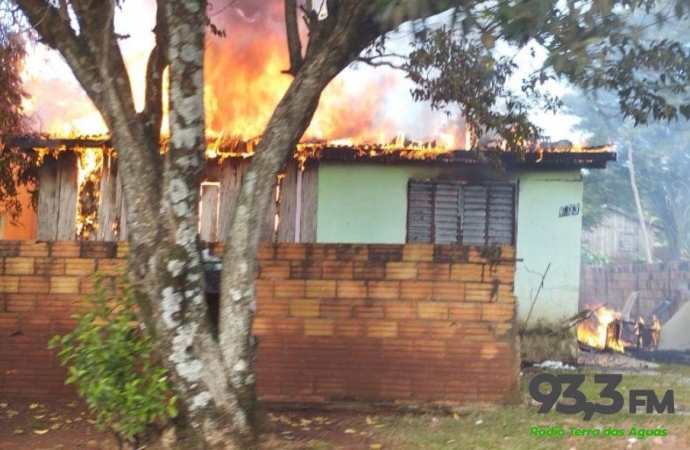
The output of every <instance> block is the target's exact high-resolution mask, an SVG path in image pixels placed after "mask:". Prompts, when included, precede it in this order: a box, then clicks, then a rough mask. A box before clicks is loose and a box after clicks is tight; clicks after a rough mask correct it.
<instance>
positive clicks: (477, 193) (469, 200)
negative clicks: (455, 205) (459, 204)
mask: <svg viewBox="0 0 690 450" xmlns="http://www.w3.org/2000/svg"><path fill="white" fill-rule="evenodd" d="M488 197H489V189H488V187H487V186H482V185H467V186H465V188H464V202H463V208H462V243H463V244H465V245H486V222H487V220H486V216H487V214H486V213H487V202H488Z"/></svg>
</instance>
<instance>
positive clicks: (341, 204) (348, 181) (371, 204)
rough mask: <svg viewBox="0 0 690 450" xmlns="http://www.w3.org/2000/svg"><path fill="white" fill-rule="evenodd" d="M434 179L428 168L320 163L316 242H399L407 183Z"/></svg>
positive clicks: (404, 210) (402, 231)
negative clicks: (411, 179)
mask: <svg viewBox="0 0 690 450" xmlns="http://www.w3.org/2000/svg"><path fill="white" fill-rule="evenodd" d="M435 175H436V171H435V170H434V169H433V168H431V167H414V166H383V165H360V164H358V165H356V166H355V165H351V164H350V165H340V164H321V165H320V166H319V206H318V215H317V222H316V223H317V228H316V241H317V242H331V243H333V242H341V243H365V242H366V243H371V244H389V243H390V244H393V243H395V244H400V243H404V242H405V227H406V223H407V182H408V180H409V179H410V178H424V177H428V178H433V177H434V176H435Z"/></svg>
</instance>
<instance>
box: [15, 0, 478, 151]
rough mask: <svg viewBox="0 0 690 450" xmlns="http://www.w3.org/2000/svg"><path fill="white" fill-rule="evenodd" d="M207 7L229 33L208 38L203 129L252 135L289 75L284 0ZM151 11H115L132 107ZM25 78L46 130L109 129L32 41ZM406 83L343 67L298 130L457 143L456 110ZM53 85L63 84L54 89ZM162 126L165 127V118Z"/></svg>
mask: <svg viewBox="0 0 690 450" xmlns="http://www.w3.org/2000/svg"><path fill="white" fill-rule="evenodd" d="M210 16H211V20H212V22H213V23H214V25H216V26H217V27H218V28H221V29H225V30H227V31H228V32H229V34H228V36H227V37H224V38H220V37H217V36H213V35H209V36H208V38H207V48H206V61H205V74H204V77H205V88H204V97H205V109H206V126H207V133H208V135H209V137H211V138H216V137H219V136H225V137H226V138H234V139H243V140H251V139H254V138H257V137H258V136H260V134H261V133H262V132H263V130H264V129H265V127H266V125H267V123H268V120H269V118H270V117H271V115H272V113H273V111H274V110H275V107H276V105H277V104H278V102H279V101H280V99H281V98H282V96H283V95H284V93H285V92H286V90H287V88H288V86H289V85H290V82H291V77H290V76H289V75H286V74H284V73H282V71H283V70H284V69H287V67H288V64H289V58H288V54H287V45H286V38H285V25H284V23H285V22H284V11H283V5H282V2H280V1H267V2H256V1H253V0H237V1H235V2H233V3H232V5H231V6H229V7H227V8H224V9H222V10H220V9H218V10H213V9H211V10H210ZM154 17H155V3H154V2H152V1H148V2H146V1H144V2H132V3H131V4H130V3H127V2H126V3H125V6H124V8H123V11H122V12H120V11H118V12H117V14H116V29H117V31H118V33H120V34H122V35H130V36H131V37H129V38H128V39H123V40H122V41H121V42H120V46H121V48H122V50H123V55H124V57H125V62H126V65H127V68H128V71H129V75H130V80H131V82H132V93H133V95H134V98H135V104H136V106H137V108H139V109H141V108H142V107H143V96H144V79H145V76H144V75H145V71H146V60H147V58H148V54H149V52H150V50H151V48H152V47H153V45H154V39H153V34H152V33H151V32H150V31H149V30H151V29H152V28H153V27H152V26H151V23H152V21H153V18H154ZM142 21H144V22H145V23H144V24H142V23H141V22H142ZM135 25H136V26H135ZM303 31H304V30H303ZM305 42H306V41H305ZM25 81H26V84H27V88H28V91H29V93H30V94H31V95H32V98H31V99H29V100H28V101H27V102H25V108H26V110H27V112H28V113H29V114H31V115H33V116H34V117H36V128H37V131H41V132H48V133H50V134H51V135H52V136H54V137H75V136H93V135H100V134H104V133H105V132H107V129H106V127H105V125H104V123H103V120H102V118H101V116H100V114H99V113H98V112H97V111H96V110H95V108H94V107H93V105H92V104H91V102H90V100H89V99H88V97H87V96H86V95H85V94H84V93H83V92H82V91H81V89H80V88H79V87H78V85H77V83H76V81H74V78H73V76H72V74H71V71H70V70H69V69H68V68H67V67H66V65H65V64H64V63H63V62H62V61H61V58H60V57H59V56H58V55H56V54H55V53H54V52H51V51H48V50H46V49H42V48H40V47H38V48H37V50H36V51H35V52H34V53H33V54H32V55H31V56H30V57H29V58H28V60H27V64H26V69H25ZM410 86H411V85H410V82H409V81H408V80H405V78H404V75H403V74H402V73H400V72H397V71H394V70H393V69H389V68H378V69H373V68H371V67H366V66H365V67H358V68H355V69H347V70H346V71H345V72H343V73H341V75H339V76H338V77H336V78H335V79H334V80H333V81H332V82H331V83H330V85H329V86H328V87H327V88H326V90H325V91H324V92H323V94H322V96H321V100H320V102H319V108H318V110H317V112H316V115H315V116H314V119H313V120H312V123H311V125H310V127H309V128H308V130H307V131H306V133H305V140H322V141H325V140H329V139H348V140H351V142H352V144H362V143H379V144H385V143H386V140H385V139H389V138H390V137H391V136H393V135H395V133H396V132H398V131H399V130H403V131H405V132H406V133H408V134H410V135H412V136H413V137H414V139H416V140H425V141H427V140H434V139H435V140H437V141H439V142H440V141H443V145H444V146H446V147H448V148H450V147H451V146H454V145H459V146H460V147H463V144H464V142H465V136H466V133H465V126H464V122H463V121H462V120H461V119H460V118H459V116H458V115H457V114H456V115H452V116H451V117H450V118H448V117H447V116H446V115H445V114H444V113H443V112H440V111H431V110H430V109H429V108H428V107H427V106H426V105H420V104H416V103H414V102H413V101H412V98H411V96H410V95H409V88H410ZM55 92H60V93H61V94H60V96H59V97H58V98H57V99H56V97H55ZM162 129H163V134H164V135H165V134H167V133H166V130H167V118H164V120H163V126H162Z"/></svg>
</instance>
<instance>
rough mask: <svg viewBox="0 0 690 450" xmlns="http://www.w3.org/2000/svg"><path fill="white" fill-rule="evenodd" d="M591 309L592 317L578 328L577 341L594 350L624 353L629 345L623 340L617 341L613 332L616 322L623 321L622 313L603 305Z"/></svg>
mask: <svg viewBox="0 0 690 450" xmlns="http://www.w3.org/2000/svg"><path fill="white" fill-rule="evenodd" d="M591 309H592V311H593V314H592V317H591V318H590V319H589V320H585V321H583V322H580V323H579V325H578V327H577V340H578V341H579V342H582V343H584V344H586V345H588V346H590V347H593V348H597V349H601V350H604V349H610V350H614V351H617V352H620V353H624V352H625V347H626V345H629V344H628V343H627V342H625V341H624V340H622V339H615V338H614V337H613V336H612V330H611V328H612V326H613V325H615V324H614V322H615V321H620V320H621V319H622V315H621V313H620V312H618V311H616V310H614V309H611V308H608V307H606V306H601V305H600V306H597V307H595V308H591Z"/></svg>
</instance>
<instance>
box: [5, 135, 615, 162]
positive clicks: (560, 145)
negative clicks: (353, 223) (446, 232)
mask: <svg viewBox="0 0 690 450" xmlns="http://www.w3.org/2000/svg"><path fill="white" fill-rule="evenodd" d="M259 140H260V139H259V138H256V139H222V138H219V139H214V140H209V145H208V150H207V152H206V154H207V157H208V158H209V159H215V158H221V159H226V158H250V157H251V156H252V155H253V154H254V151H255V148H256V145H257V144H258V142H259ZM8 144H9V145H11V146H14V147H18V148H21V149H23V150H27V151H29V150H34V151H38V152H39V153H41V154H43V153H59V152H61V151H65V150H77V151H78V150H79V149H83V148H103V149H108V150H112V145H111V142H110V139H109V137H108V136H84V137H73V138H55V137H50V136H45V135H32V136H22V137H15V138H13V139H11V140H9V142H8ZM164 147H165V143H163V148H164ZM294 157H295V159H297V160H298V161H300V163H302V164H304V163H307V162H310V161H334V162H350V163H371V162H373V163H389V164H398V163H425V164H465V165H475V164H497V163H498V164H502V165H503V166H505V167H506V168H511V167H541V168H605V167H606V163H607V162H608V161H615V159H616V153H615V151H614V150H613V148H612V147H611V146H608V145H607V146H593V147H580V146H574V145H572V144H570V143H569V142H567V141H560V142H556V143H536V144H530V145H527V146H526V148H525V151H524V152H522V153H516V152H510V151H505V150H502V149H501V148H499V147H498V146H485V147H483V148H481V149H479V150H477V151H474V150H463V149H452V148H449V147H448V146H447V144H444V143H437V142H429V143H415V142H411V141H408V140H405V139H404V137H402V136H398V137H397V138H396V139H394V140H392V141H390V142H388V143H385V144H383V143H373V144H356V143H354V142H352V141H349V140H339V141H314V140H312V141H308V142H303V143H300V144H298V146H297V148H296V151H295V153H294Z"/></svg>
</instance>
